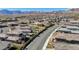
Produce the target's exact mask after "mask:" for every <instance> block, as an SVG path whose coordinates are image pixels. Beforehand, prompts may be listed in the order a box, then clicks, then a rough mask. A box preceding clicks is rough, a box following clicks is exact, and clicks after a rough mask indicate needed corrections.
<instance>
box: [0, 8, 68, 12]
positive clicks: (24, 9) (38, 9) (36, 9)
mask: <svg viewBox="0 0 79 59" xmlns="http://www.w3.org/2000/svg"><path fill="white" fill-rule="evenodd" d="M2 9H7V10H11V11H12V10H20V11H43V12H44V11H59V10H66V9H67V8H0V10H2Z"/></svg>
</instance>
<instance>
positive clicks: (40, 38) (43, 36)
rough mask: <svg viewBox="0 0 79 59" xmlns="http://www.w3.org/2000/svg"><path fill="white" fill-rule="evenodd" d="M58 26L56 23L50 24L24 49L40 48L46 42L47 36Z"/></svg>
mask: <svg viewBox="0 0 79 59" xmlns="http://www.w3.org/2000/svg"><path fill="white" fill-rule="evenodd" d="M56 28H58V26H57V25H55V26H52V27H50V28H48V29H47V30H45V31H44V32H43V33H41V34H40V35H39V36H38V37H36V38H35V39H34V40H33V42H31V43H30V44H29V45H28V46H27V47H26V48H25V49H27V50H41V49H42V48H43V46H44V43H45V42H46V40H47V38H48V37H49V36H50V34H51V33H52V31H54V30H55V29H56Z"/></svg>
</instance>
